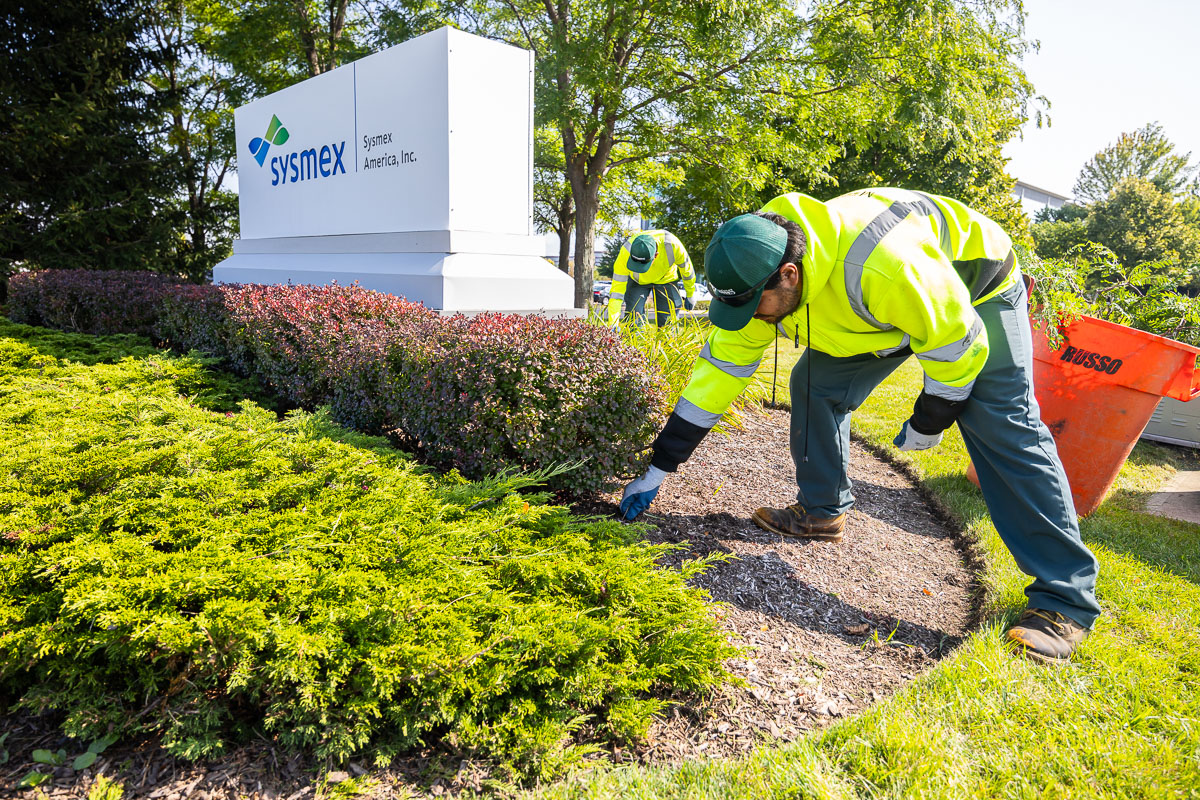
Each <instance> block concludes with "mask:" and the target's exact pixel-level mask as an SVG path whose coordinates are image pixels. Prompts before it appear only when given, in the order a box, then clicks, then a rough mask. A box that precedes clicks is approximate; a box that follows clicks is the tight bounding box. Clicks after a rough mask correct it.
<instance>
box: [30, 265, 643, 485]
mask: <svg viewBox="0 0 1200 800" xmlns="http://www.w3.org/2000/svg"><path fill="white" fill-rule="evenodd" d="M9 307H10V316H11V317H12V319H13V320H14V321H17V322H25V323H28V324H35V325H42V326H48V327H56V328H61V329H64V330H76V331H83V332H88V333H106V334H113V333H142V334H149V335H151V336H153V337H154V338H155V339H156V340H157V341H159V342H162V343H165V344H168V345H170V346H171V347H174V348H176V349H179V350H183V351H188V350H196V351H199V352H202V353H206V354H209V355H213V356H218V357H220V358H223V359H225V360H227V361H228V363H229V365H230V367H231V368H232V369H233V370H234V371H236V372H239V373H241V374H244V375H250V376H256V377H258V378H259V379H261V380H262V381H263V382H264V383H265V384H266V385H268V386H269V387H271V389H272V390H274V391H276V392H278V393H279V394H280V395H281V396H282V397H284V398H285V399H286V400H287V401H289V402H290V403H294V404H295V405H298V406H301V407H303V408H314V407H316V406H319V405H328V406H329V407H330V408H331V409H332V412H333V417H334V419H336V420H337V421H338V422H340V423H342V424H344V425H347V426H349V427H352V428H354V429H356V430H360V431H364V432H366V433H371V434H378V433H388V434H391V435H393V436H395V437H397V438H398V439H399V440H400V441H401V442H402V443H404V444H405V445H407V446H408V447H411V448H414V449H416V450H418V451H419V452H421V453H422V454H423V455H424V456H425V457H426V458H427V459H428V460H429V462H430V463H432V464H434V465H436V466H438V467H441V468H451V467H453V468H457V469H458V470H460V471H461V472H462V473H463V474H464V475H466V476H468V477H471V478H478V477H482V476H484V475H488V474H493V473H496V472H499V471H501V470H504V469H514V468H515V469H521V470H538V469H543V468H546V467H549V466H551V465H554V464H562V463H566V462H580V466H579V467H578V468H576V469H574V470H572V471H570V472H567V473H564V474H561V475H559V476H557V477H556V478H554V479H552V484H551V485H552V487H553V488H556V489H568V490H571V491H593V490H597V489H600V488H602V487H604V486H606V485H608V484H609V483H610V482H611V481H612V479H613V478H615V477H618V476H623V475H628V474H630V473H632V472H634V471H635V470H636V469H637V467H638V462H639V459H640V458H641V455H640V454H641V453H642V452H643V451H644V450H645V449H646V447H647V446H648V445H649V443H650V441H651V439H652V437H653V435H654V433H655V432H656V431H657V429H658V427H659V424H660V423H661V418H662V415H663V413H664V411H665V408H664V404H665V392H664V388H663V386H662V384H661V381H660V380H659V378H657V377H656V373H655V371H654V370H653V368H652V367H651V366H650V365H649V363H648V361H647V360H646V358H645V356H643V355H642V354H641V353H639V352H638V351H637V350H635V349H634V348H631V347H629V346H627V345H624V344H622V343H621V342H620V341H619V340H618V338H617V337H616V336H615V335H614V334H612V333H610V332H609V331H607V330H605V329H603V328H600V327H596V326H589V325H586V324H583V323H581V322H578V321H574V320H548V319H544V318H541V317H531V316H518V315H500V314H483V315H479V316H475V317H462V316H457V317H442V316H439V315H438V314H436V313H435V312H433V311H430V310H429V309H427V308H425V307H424V306H421V305H419V304H416V303H410V302H408V301H406V300H403V299H400V298H397V297H393V296H391V295H386V294H381V293H379V292H372V291H368V290H365V289H362V288H359V287H356V286H324V287H315V286H260V285H245V286H193V285H182V284H178V283H175V282H173V281H171V280H169V279H165V278H162V277H161V276H155V275H151V274H148V273H117V272H88V271H83V270H78V271H46V272H36V273H28V274H22V275H17V276H15V277H14V278H13V279H12V281H11V287H10V305H9Z"/></svg>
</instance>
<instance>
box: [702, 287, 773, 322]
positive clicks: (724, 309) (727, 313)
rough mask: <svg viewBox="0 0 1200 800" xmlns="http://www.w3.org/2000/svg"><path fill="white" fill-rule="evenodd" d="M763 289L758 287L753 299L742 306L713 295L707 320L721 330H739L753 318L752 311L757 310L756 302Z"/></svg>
mask: <svg viewBox="0 0 1200 800" xmlns="http://www.w3.org/2000/svg"><path fill="white" fill-rule="evenodd" d="M764 291H765V289H759V290H758V291H757V292H755V294H754V299H752V300H751V301H750V302H748V303H746V305H744V306H737V307H734V306H731V305H727V304H725V303H722V302H721V301H720V300H718V299H716V298H715V297H714V298H713V299H712V301H711V302H710V303H709V304H708V321H709V322H711V323H712V324H713V325H716V326H717V327H718V328H721V329H722V330H726V331H740V330H741V329H742V328H744V327H746V326H747V325H749V324H750V320H752V319H754V312H755V311H757V310H758V303H759V301H760V300H762V296H763V292H764Z"/></svg>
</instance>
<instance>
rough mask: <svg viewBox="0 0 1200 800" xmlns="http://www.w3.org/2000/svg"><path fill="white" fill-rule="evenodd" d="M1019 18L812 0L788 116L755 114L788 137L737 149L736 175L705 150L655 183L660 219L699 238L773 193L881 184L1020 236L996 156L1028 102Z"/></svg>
mask: <svg viewBox="0 0 1200 800" xmlns="http://www.w3.org/2000/svg"><path fill="white" fill-rule="evenodd" d="M1023 26H1024V17H1023V12H1022V9H1021V5H1020V3H1017V2H1010V1H1009V0H996V1H995V2H983V3H961V2H950V1H949V0H946V1H945V2H940V1H938V0H922V1H921V2H911V3H902V4H888V3H884V4H880V3H868V2H843V3H818V4H815V6H814V7H813V8H812V10H811V12H810V13H809V15H808V17H807V19H806V20H805V28H804V32H805V34H804V40H803V46H804V48H805V49H804V51H803V52H804V54H805V55H804V58H803V60H802V61H801V62H800V65H799V66H800V68H798V69H797V70H796V72H795V74H794V75H793V81H792V83H791V87H792V88H791V93H790V100H791V101H792V102H791V105H790V106H789V108H788V111H787V113H788V121H786V122H784V121H778V120H768V121H767V122H766V124H770V125H772V126H774V127H776V128H778V127H780V126H785V127H786V126H787V125H789V124H791V127H790V128H788V135H789V141H790V142H791V143H793V144H794V145H796V146H795V147H794V148H792V149H777V150H772V149H771V148H766V149H763V150H758V151H754V150H753V149H751V150H748V151H746V152H744V153H742V154H740V156H739V157H740V158H742V159H746V161H745V162H743V163H741V164H740V168H739V169H736V170H727V169H726V168H725V164H724V163H723V162H722V160H721V159H720V158H718V157H698V158H694V159H691V160H689V161H687V162H686V164H685V171H686V176H687V177H686V179H685V180H684V181H681V182H679V183H677V184H674V185H672V186H670V187H668V188H667V189H666V190H665V192H664V195H665V197H666V199H667V206H668V211H667V213H666V215H665V218H664V220H663V224H664V225H665V226H666V227H670V228H671V229H672V230H675V231H676V232H677V233H680V235H681V236H682V235H685V233H684V232H686V235H687V236H691V237H695V238H701V237H702V238H701V241H707V238H708V236H709V235H711V232H712V230H713V229H714V228H715V227H716V225H717V224H719V223H720V222H721V221H722V220H723V219H726V218H728V217H729V216H731V215H733V214H736V213H742V212H745V211H749V210H752V209H754V208H757V207H758V206H760V205H761V204H762V203H763V202H765V201H766V200H768V199H769V198H770V197H772V196H774V195H775V194H779V193H781V192H786V191H793V190H799V191H804V192H806V193H809V194H813V195H814V196H817V197H824V198H829V197H833V196H836V195H839V194H842V193H844V192H848V191H853V190H855V189H859V188H864V187H868V186H881V185H887V186H901V187H907V188H913V189H921V190H925V191H931V192H935V193H938V194H946V195H950V196H953V197H957V198H959V199H962V200H964V201H966V202H968V203H970V204H972V205H973V206H975V207H977V208H979V209H980V210H981V211H984V212H985V213H987V214H989V215H991V216H992V217H993V218H995V219H996V220H998V221H999V222H1001V224H1004V225H1005V226H1006V227H1007V228H1008V229H1009V230H1010V231H1011V232H1012V233H1013V234H1014V236H1015V237H1017V238H1018V239H1022V238H1024V236H1025V235H1026V231H1027V225H1028V222H1027V220H1026V219H1025V216H1024V214H1022V213H1021V211H1020V208H1019V206H1018V204H1017V202H1016V200H1015V199H1014V198H1013V197H1012V186H1013V180H1012V179H1011V178H1010V177H1009V176H1008V175H1007V174H1005V172H1004V160H1003V158H1002V155H1001V152H1000V150H1001V147H1002V145H1003V144H1004V142H1006V141H1007V140H1009V139H1010V138H1011V137H1012V136H1013V135H1014V133H1015V132H1016V131H1017V129H1018V128H1019V127H1020V125H1021V124H1022V123H1023V122H1024V121H1025V120H1026V118H1027V116H1028V109H1029V106H1030V104H1031V103H1033V102H1034V101H1035V97H1034V95H1033V87H1032V86H1031V85H1030V83H1029V81H1028V80H1027V78H1026V77H1025V75H1024V73H1023V71H1022V70H1021V68H1020V66H1019V59H1020V57H1021V56H1022V55H1023V54H1024V53H1025V52H1026V51H1027V50H1028V48H1029V43H1028V41H1027V40H1026V39H1025V38H1024V27H1023ZM797 151H798V152H799V154H800V155H799V156H797ZM714 155H715V154H714ZM721 155H724V154H723V153H722V154H721ZM742 176H747V177H745V178H743V177H742ZM701 252H702V251H701Z"/></svg>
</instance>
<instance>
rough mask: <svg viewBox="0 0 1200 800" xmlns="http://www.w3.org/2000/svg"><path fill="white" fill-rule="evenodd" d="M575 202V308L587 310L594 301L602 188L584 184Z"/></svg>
mask: <svg viewBox="0 0 1200 800" xmlns="http://www.w3.org/2000/svg"><path fill="white" fill-rule="evenodd" d="M597 183H598V182H597ZM580 184H581V187H580V188H581V189H582V190H583V191H582V192H580V194H579V195H576V201H575V307H576V308H587V307H588V303H590V302H591V300H592V281H593V280H595V269H596V215H597V213H598V212H599V209H600V191H599V189H600V187H599V186H592V185H588V184H584V183H583V182H582V181H580Z"/></svg>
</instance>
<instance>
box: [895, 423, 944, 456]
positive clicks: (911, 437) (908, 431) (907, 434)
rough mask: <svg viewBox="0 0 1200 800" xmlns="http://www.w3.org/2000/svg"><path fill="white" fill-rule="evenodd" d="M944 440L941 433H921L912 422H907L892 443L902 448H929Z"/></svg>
mask: <svg viewBox="0 0 1200 800" xmlns="http://www.w3.org/2000/svg"><path fill="white" fill-rule="evenodd" d="M941 440H942V434H940V433H921V432H919V431H917V430H915V429H914V428H913V426H912V422H911V421H909V422H905V423H904V427H903V428H901V429H900V433H899V434H897V435H896V438H895V439H893V440H892V444H894V445H896V447H899V448H900V449H901V450H928V449H929V448H931V447H933V446H934V445H936V444H937V443H938V442H940V441H941Z"/></svg>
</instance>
